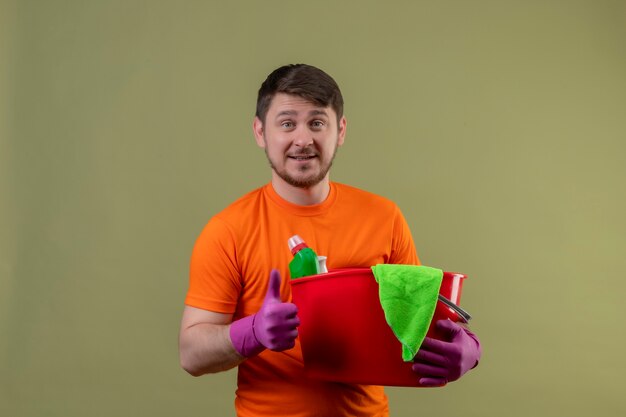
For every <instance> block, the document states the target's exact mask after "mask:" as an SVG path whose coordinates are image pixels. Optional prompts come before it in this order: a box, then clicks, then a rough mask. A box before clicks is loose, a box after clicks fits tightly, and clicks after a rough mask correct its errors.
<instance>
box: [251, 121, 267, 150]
mask: <svg viewBox="0 0 626 417" xmlns="http://www.w3.org/2000/svg"><path fill="white" fill-rule="evenodd" d="M252 132H253V133H254V140H255V141H256V144H257V145H259V147H261V148H265V138H264V137H263V122H262V121H261V119H259V118H258V117H256V116H255V117H254V122H252Z"/></svg>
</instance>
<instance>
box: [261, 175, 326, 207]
mask: <svg viewBox="0 0 626 417" xmlns="http://www.w3.org/2000/svg"><path fill="white" fill-rule="evenodd" d="M272 187H274V191H276V194H278V195H279V196H281V197H282V198H283V199H285V200H287V201H288V202H290V203H292V204H297V205H299V206H312V205H314V204H320V203H323V202H324V200H326V198H327V197H328V194H329V193H330V180H329V178H328V175H327V176H326V178H324V179H323V180H322V181H320V182H319V183H317V184H315V185H313V186H311V187H306V188H301V187H295V186H293V185H291V184H288V183H286V182H285V181H284V180H283V179H282V178H280V177H279V176H278V175H276V174H275V173H273V174H272Z"/></svg>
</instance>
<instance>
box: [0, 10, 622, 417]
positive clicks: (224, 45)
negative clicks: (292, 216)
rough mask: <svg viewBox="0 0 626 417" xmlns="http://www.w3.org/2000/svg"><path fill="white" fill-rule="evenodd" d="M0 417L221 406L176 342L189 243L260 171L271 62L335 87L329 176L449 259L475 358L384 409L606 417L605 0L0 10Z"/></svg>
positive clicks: (216, 412)
mask: <svg viewBox="0 0 626 417" xmlns="http://www.w3.org/2000/svg"><path fill="white" fill-rule="evenodd" d="M0 4H1V6H0V7H1V10H0V48H1V49H0V106H1V107H0V135H1V137H0V192H1V195H0V214H1V216H0V415H3V416H63V417H68V416H144V415H146V416H147V415H150V416H174V415H176V416H178V415H180V416H183V415H184V416H221V415H232V414H233V405H232V401H233V398H234V394H233V390H234V386H235V373H234V372H227V373H223V374H219V375H212V376H205V377H202V378H198V379H196V378H192V377H190V376H188V375H187V374H185V373H184V371H182V370H181V369H180V367H179V365H178V356H177V332H178V324H179V320H180V315H181V311H182V307H183V298H184V295H185V291H186V286H187V271H188V261H189V255H190V252H191V248H192V245H193V243H194V240H195V238H196V236H197V235H198V233H199V232H200V230H201V228H202V226H203V225H204V224H205V223H206V221H207V220H208V219H209V217H210V216H211V215H212V214H214V213H216V212H217V211H218V210H220V209H221V208H223V207H225V206H226V205H227V204H228V203H229V202H231V201H232V200H234V199H235V198H237V197H238V196H240V195H241V194H243V193H244V192H246V191H249V190H251V189H252V188H254V187H257V186H259V185H261V184H264V183H266V182H267V181H268V180H269V169H268V167H267V163H266V161H265V157H264V155H263V152H262V151H261V150H260V149H258V148H257V147H256V145H255V144H254V140H253V136H252V132H251V121H252V116H253V112H254V105H255V94H256V90H257V89H258V86H259V85H260V83H261V82H262V81H263V79H264V78H265V76H266V75H267V74H268V73H269V72H270V71H271V70H272V69H274V68H275V67H277V66H279V65H282V64H285V63H293V62H306V63H310V64H313V65H316V66H319V67H321V68H323V69H325V70H327V71H328V72H329V73H330V74H332V75H333V76H334V77H335V78H336V80H337V81H338V82H339V84H340V85H341V87H342V89H343V92H344V96H345V101H346V115H347V117H348V124H349V126H348V136H347V139H346V144H345V146H344V147H343V148H342V149H341V150H340V153H339V155H338V157H337V160H336V163H335V168H334V171H333V175H332V178H333V179H334V180H336V181H340V182H346V183H350V184H352V185H355V186H359V187H362V188H365V189H368V190H370V191H374V192H377V193H379V194H382V195H385V196H387V197H389V198H391V199H393V200H395V201H396V202H397V203H398V204H399V205H400V207H401V208H402V210H403V212H404V214H405V216H406V218H407V220H408V222H409V224H410V226H411V229H412V231H413V234H414V238H415V241H416V245H417V247H418V251H419V254H420V256H421V258H422V261H423V262H424V263H425V264H427V265H432V266H438V267H441V268H443V269H446V270H453V271H461V272H465V273H467V274H468V275H469V276H470V279H469V280H468V282H467V284H466V287H465V292H464V298H463V304H464V305H465V306H466V307H467V308H468V310H469V311H470V312H471V313H472V314H473V315H474V317H475V319H474V321H473V329H474V330H475V331H476V332H477V333H478V334H479V335H480V337H481V340H482V342H483V344H484V357H483V361H482V363H481V365H480V367H479V368H477V369H476V370H475V371H473V372H471V373H470V374H468V375H467V376H466V377H465V378H464V379H463V380H461V381H459V382H456V383H454V384H450V385H449V386H448V387H446V388H444V389H435V390H427V389H407V388H391V389H389V390H388V393H389V396H390V399H391V407H392V415H393V416H396V417H399V416H418V415H437V416H461V415H463V416H465V417H472V416H509V417H517V416H523V417H526V416H589V415H603V416H616V415H624V414H625V412H626V405H625V403H624V400H623V383H622V379H623V375H622V373H623V372H624V370H625V369H626V360H625V359H624V355H623V345H624V343H626V330H625V326H624V324H623V318H624V316H625V313H626V308H625V307H624V303H623V293H624V292H625V291H626V280H625V279H624V277H623V274H624V271H625V270H626V256H625V249H626V216H625V215H624V213H626V196H625V192H624V190H625V187H624V183H625V180H626V143H625V141H626V49H625V48H624V41H625V39H626V3H625V2H623V1H597V0H589V1H525V2H522V1H473V2H472V1H432V2H424V1H405V2H392V1H388V2H382V1H323V0H319V1H316V2H296V1H258V2H257V1H250V2H236V1H233V2H228V3H227V2H217V1H147V0H146V1H79V0H65V1H61V0H58V1H29V0H19V1H18V0H13V1H2V2H1V3H0Z"/></svg>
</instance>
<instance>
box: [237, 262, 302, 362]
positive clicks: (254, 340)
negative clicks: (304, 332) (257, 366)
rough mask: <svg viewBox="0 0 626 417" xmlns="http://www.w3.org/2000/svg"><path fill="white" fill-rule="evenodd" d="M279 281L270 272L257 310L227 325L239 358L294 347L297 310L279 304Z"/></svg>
mask: <svg viewBox="0 0 626 417" xmlns="http://www.w3.org/2000/svg"><path fill="white" fill-rule="evenodd" d="M280 281H281V278H280V273H279V272H278V271H277V270H275V269H273V270H272V272H271V273H270V279H269V286H268V288H267V292H266V293H265V299H264V300H263V305H262V306H261V309H260V310H259V311H258V312H257V313H256V314H253V315H251V316H248V317H244V318H242V319H240V320H236V321H234V322H233V323H232V324H231V325H230V340H231V341H232V343H233V346H234V347H235V350H236V351H237V352H238V353H239V354H240V355H241V356H244V357H246V358H248V357H250V356H254V355H258V354H259V353H261V352H262V351H263V350H265V349H266V348H267V349H270V350H274V351H277V352H280V351H283V350H287V349H291V348H292V347H294V345H295V344H296V337H297V336H298V330H297V329H296V327H298V326H299V325H300V319H299V318H298V317H297V315H296V314H297V313H298V307H296V305H295V304H292V303H283V302H282V300H281V298H280Z"/></svg>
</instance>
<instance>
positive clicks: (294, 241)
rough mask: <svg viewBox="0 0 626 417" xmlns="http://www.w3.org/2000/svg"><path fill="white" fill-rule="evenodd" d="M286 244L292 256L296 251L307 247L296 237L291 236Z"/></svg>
mask: <svg viewBox="0 0 626 417" xmlns="http://www.w3.org/2000/svg"><path fill="white" fill-rule="evenodd" d="M287 244H288V245H289V250H290V251H291V253H292V255H295V254H296V253H298V251H300V250H301V249H302V248H308V247H309V246H308V245H307V244H306V243H305V242H304V240H302V238H301V237H300V236H298V235H293V236H291V237H290V238H289V240H288V241H287Z"/></svg>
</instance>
